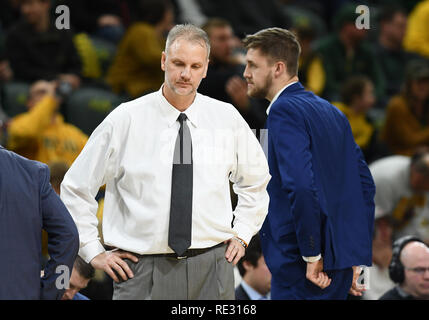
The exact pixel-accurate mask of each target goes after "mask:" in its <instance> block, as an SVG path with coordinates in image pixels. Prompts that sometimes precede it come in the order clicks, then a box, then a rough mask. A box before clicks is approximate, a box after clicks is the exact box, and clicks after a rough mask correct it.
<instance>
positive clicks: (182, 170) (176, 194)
mask: <svg viewBox="0 0 429 320" xmlns="http://www.w3.org/2000/svg"><path fill="white" fill-rule="evenodd" d="M186 119H187V117H186V114H184V113H181V114H180V115H179V118H178V121H179V122H180V129H179V133H178V135H177V139H176V145H175V148H174V158H173V159H174V160H173V174H172V181H171V207H170V224H169V229H168V245H169V246H170V248H171V249H173V250H174V252H176V254H177V255H178V256H182V255H183V253H184V252H185V251H186V249H188V248H189V246H190V245H191V228H192V180H193V170H192V140H191V133H190V131H189V128H188V126H187V125H186Z"/></svg>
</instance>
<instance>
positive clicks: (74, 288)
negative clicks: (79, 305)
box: [61, 256, 95, 300]
mask: <svg viewBox="0 0 429 320" xmlns="http://www.w3.org/2000/svg"><path fill="white" fill-rule="evenodd" d="M94 273H95V270H94V268H93V267H92V266H91V265H90V264H89V263H86V262H85V261H84V260H83V259H82V258H81V257H79V256H77V257H76V260H75V262H74V265H73V270H72V274H71V277H70V284H69V288H68V289H66V292H65V293H64V295H63V297H62V299H61V300H89V299H88V297H86V296H84V295H83V294H81V293H79V291H80V290H82V289H84V288H86V287H87V286H88V283H89V281H90V280H91V279H92V278H93V277H94Z"/></svg>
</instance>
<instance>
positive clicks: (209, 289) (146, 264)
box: [113, 245, 235, 300]
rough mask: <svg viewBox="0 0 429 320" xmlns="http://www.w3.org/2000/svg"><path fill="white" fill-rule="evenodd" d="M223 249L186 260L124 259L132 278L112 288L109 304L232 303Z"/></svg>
mask: <svg viewBox="0 0 429 320" xmlns="http://www.w3.org/2000/svg"><path fill="white" fill-rule="evenodd" d="M225 250H226V245H223V246H220V247H217V248H214V249H212V250H209V251H207V252H205V253H202V254H200V255H197V256H195V257H190V258H186V259H176V258H170V257H160V256H150V255H148V256H144V255H143V256H139V261H138V262H137V263H134V262H132V261H131V260H129V259H124V261H126V262H127V264H128V265H129V267H130V269H131V270H132V271H133V273H134V278H132V279H128V280H126V281H122V282H120V283H115V282H114V284H113V289H114V291H113V300H234V299H235V292H234V271H233V265H232V264H231V263H229V262H228V261H227V260H226V258H225Z"/></svg>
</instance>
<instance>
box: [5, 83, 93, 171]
mask: <svg viewBox="0 0 429 320" xmlns="http://www.w3.org/2000/svg"><path fill="white" fill-rule="evenodd" d="M55 90H56V84H55V83H53V82H48V81H44V80H39V81H36V82H35V83H34V84H33V85H32V86H31V87H30V91H29V97H28V101H27V108H28V112H24V113H22V114H19V115H17V116H15V117H14V118H12V119H11V120H10V122H9V125H8V147H9V149H10V150H12V151H15V152H16V153H19V154H21V155H23V156H25V157H27V158H29V159H32V160H38V161H40V162H44V163H48V162H50V161H57V160H61V161H64V162H65V163H67V164H68V165H71V164H72V162H73V161H74V159H75V158H76V157H77V156H78V155H79V153H80V151H81V150H82V149H83V147H84V146H85V144H86V141H87V140H88V137H87V136H86V135H85V134H84V133H83V132H82V131H81V130H79V129H78V128H76V127H75V126H73V125H71V124H68V123H66V122H64V119H63V117H62V115H61V114H60V113H59V111H58V108H59V107H60V104H61V98H60V97H59V96H58V95H57V94H56V92H55Z"/></svg>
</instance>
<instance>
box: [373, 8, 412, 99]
mask: <svg viewBox="0 0 429 320" xmlns="http://www.w3.org/2000/svg"><path fill="white" fill-rule="evenodd" d="M406 29H407V14H406V12H405V11H404V9H402V8H401V7H398V6H392V5H389V6H386V7H384V8H382V10H381V13H380V15H379V36H378V43H377V44H376V45H375V47H374V52H375V56H376V59H377V62H378V64H379V65H380V67H381V69H382V75H383V77H384V82H385V92H384V95H383V99H384V101H383V105H385V104H386V103H387V101H386V100H388V99H389V98H390V97H392V96H393V95H396V94H398V93H399V92H400V89H401V85H402V83H403V80H404V78H405V71H406V70H405V67H406V65H407V63H408V62H409V61H411V60H413V59H418V58H419V56H418V55H417V54H413V53H410V52H407V51H405V50H404V48H403V45H402V43H403V40H404V37H405V32H406Z"/></svg>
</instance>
